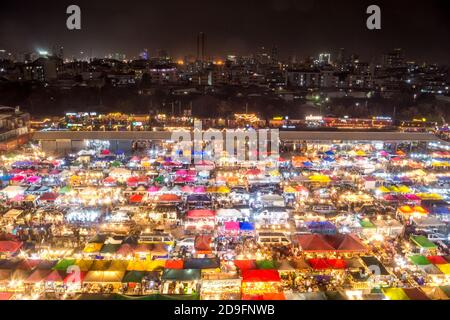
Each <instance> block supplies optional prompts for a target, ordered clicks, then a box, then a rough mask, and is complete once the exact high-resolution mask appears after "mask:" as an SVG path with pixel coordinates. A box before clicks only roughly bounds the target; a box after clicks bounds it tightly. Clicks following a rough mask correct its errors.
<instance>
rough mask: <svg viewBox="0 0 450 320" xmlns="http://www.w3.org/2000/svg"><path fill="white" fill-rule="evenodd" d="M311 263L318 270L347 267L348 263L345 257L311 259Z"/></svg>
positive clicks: (309, 261)
mask: <svg viewBox="0 0 450 320" xmlns="http://www.w3.org/2000/svg"><path fill="white" fill-rule="evenodd" d="M308 263H309V265H310V266H311V268H313V269H316V270H323V269H345V268H346V267H347V265H346V264H345V261H344V260H343V259H309V260H308Z"/></svg>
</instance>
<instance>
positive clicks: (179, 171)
mask: <svg viewBox="0 0 450 320" xmlns="http://www.w3.org/2000/svg"><path fill="white" fill-rule="evenodd" d="M187 174H188V171H187V170H178V171H177V172H175V175H177V176H187Z"/></svg>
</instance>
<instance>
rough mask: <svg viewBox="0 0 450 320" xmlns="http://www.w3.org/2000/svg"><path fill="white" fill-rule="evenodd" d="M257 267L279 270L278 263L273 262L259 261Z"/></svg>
mask: <svg viewBox="0 0 450 320" xmlns="http://www.w3.org/2000/svg"><path fill="white" fill-rule="evenodd" d="M256 267H257V268H258V269H278V268H277V264H276V262H275V261H273V260H257V261H256Z"/></svg>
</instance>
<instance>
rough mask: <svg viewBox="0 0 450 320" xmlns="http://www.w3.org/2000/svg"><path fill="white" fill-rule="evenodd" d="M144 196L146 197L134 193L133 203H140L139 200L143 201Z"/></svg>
mask: <svg viewBox="0 0 450 320" xmlns="http://www.w3.org/2000/svg"><path fill="white" fill-rule="evenodd" d="M143 198H144V197H143V196H142V195H140V194H133V195H132V196H131V197H130V202H133V203H139V202H141V201H142V199H143Z"/></svg>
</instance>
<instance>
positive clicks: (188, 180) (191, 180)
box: [185, 176, 195, 183]
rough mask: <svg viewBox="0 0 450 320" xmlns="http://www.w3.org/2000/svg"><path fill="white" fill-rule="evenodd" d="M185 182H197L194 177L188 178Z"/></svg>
mask: <svg viewBox="0 0 450 320" xmlns="http://www.w3.org/2000/svg"><path fill="white" fill-rule="evenodd" d="M185 182H191V183H192V182H195V177H194V176H187V177H186V179H185Z"/></svg>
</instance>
